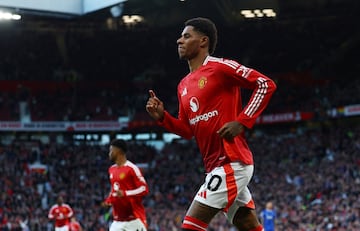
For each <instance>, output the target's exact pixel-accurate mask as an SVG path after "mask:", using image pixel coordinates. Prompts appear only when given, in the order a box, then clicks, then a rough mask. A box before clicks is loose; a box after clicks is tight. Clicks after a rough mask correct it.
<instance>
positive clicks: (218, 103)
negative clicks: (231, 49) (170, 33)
mask: <svg viewBox="0 0 360 231" xmlns="http://www.w3.org/2000/svg"><path fill="white" fill-rule="evenodd" d="M241 88H247V89H251V90H252V95H251V97H250V100H249V101H248V103H247V104H246V105H245V106H244V107H243V105H242V99H241ZM275 90H276V85H275V83H274V82H273V81H272V80H271V79H270V78H269V77H267V76H265V75H264V74H261V73H260V72H258V71H256V70H254V69H251V68H248V67H245V66H244V65H241V64H239V63H238V62H236V61H233V60H228V59H223V58H216V57H212V56H208V57H207V58H206V60H205V61H204V63H203V65H202V66H201V67H200V68H199V69H197V70H196V71H194V72H191V73H189V74H188V75H187V76H185V77H184V78H183V79H182V80H181V81H180V83H179V84H178V89H177V95H178V100H179V112H178V117H177V118H175V117H173V116H171V115H170V114H169V113H168V112H166V111H165V114H164V120H163V121H161V122H159V124H160V125H162V126H164V127H165V128H166V129H167V130H168V131H170V132H173V133H175V134H178V135H180V136H182V137H183V138H186V139H190V138H192V137H195V139H196V142H197V144H198V146H199V149H200V152H201V154H202V157H203V162H204V165H205V169H206V171H207V172H210V171H211V170H212V169H213V168H215V167H218V166H222V165H224V164H226V163H229V162H234V161H240V162H242V163H244V164H253V156H252V153H251V151H250V149H249V147H248V145H247V142H246V140H245V137H244V133H242V134H241V135H239V136H237V137H235V138H234V140H233V141H232V142H227V141H225V140H224V139H221V138H220V137H219V135H218V134H217V131H218V130H219V129H220V128H221V127H222V126H223V125H224V124H225V123H227V122H230V121H234V120H237V121H239V122H240V123H241V124H243V125H244V126H246V127H247V128H252V127H253V125H254V124H255V122H256V118H257V117H258V116H259V115H260V114H261V112H262V111H263V110H264V109H265V107H266V106H267V104H268V102H269V100H270V98H271V96H272V94H273V93H274V91H275Z"/></svg>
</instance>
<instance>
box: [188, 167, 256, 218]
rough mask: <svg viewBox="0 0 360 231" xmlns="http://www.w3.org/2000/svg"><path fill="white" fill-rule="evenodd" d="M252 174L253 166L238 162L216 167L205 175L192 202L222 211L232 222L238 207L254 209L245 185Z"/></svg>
mask: <svg viewBox="0 0 360 231" xmlns="http://www.w3.org/2000/svg"><path fill="white" fill-rule="evenodd" d="M253 172H254V166H253V165H244V164H241V163H239V162H234V163H230V164H226V165H224V166H221V167H217V168H215V169H214V170H212V171H211V172H210V173H208V174H207V175H206V178H205V182H204V184H203V185H202V186H201V187H200V189H199V191H198V192H197V194H196V196H195V198H194V200H196V201H198V202H200V203H202V204H205V205H208V206H210V207H214V208H218V209H222V210H223V211H224V213H225V214H226V216H227V217H228V219H229V221H230V222H232V219H233V218H234V215H235V213H236V211H237V210H238V208H239V207H242V206H246V207H250V208H255V205H254V203H253V200H252V197H251V193H250V191H249V188H248V187H247V185H248V184H249V182H250V180H251V177H252V175H253Z"/></svg>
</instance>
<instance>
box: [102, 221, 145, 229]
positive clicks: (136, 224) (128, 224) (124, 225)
mask: <svg viewBox="0 0 360 231" xmlns="http://www.w3.org/2000/svg"><path fill="white" fill-rule="evenodd" d="M109 231H146V227H145V225H144V223H142V222H141V220H140V219H135V220H131V221H113V222H112V223H111V225H110V229H109Z"/></svg>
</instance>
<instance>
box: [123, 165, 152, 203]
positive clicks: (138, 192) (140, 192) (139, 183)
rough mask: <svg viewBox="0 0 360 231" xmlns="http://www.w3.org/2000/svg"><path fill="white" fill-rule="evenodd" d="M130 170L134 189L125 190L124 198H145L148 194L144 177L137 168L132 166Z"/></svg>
mask: <svg viewBox="0 0 360 231" xmlns="http://www.w3.org/2000/svg"><path fill="white" fill-rule="evenodd" d="M132 170H133V171H132V178H133V179H134V182H135V185H136V188H135V189H131V190H125V191H124V193H125V196H146V195H147V194H148V193H149V187H148V184H147V183H146V181H145V177H144V176H143V175H142V173H141V171H140V169H139V168H138V167H137V166H135V165H132Z"/></svg>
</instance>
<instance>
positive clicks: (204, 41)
mask: <svg viewBox="0 0 360 231" xmlns="http://www.w3.org/2000/svg"><path fill="white" fill-rule="evenodd" d="M200 45H201V47H206V46H209V37H208V36H201V38H200Z"/></svg>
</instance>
